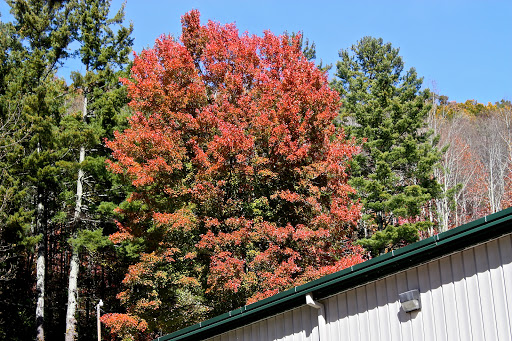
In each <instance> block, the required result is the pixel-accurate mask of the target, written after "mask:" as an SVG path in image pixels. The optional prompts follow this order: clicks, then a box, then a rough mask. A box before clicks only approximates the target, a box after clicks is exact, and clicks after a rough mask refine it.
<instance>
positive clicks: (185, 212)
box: [107, 11, 362, 322]
mask: <svg viewBox="0 0 512 341" xmlns="http://www.w3.org/2000/svg"><path fill="white" fill-rule="evenodd" d="M182 23H183V34H182V36H181V39H180V41H178V40H175V39H174V38H172V37H170V36H162V37H161V38H160V39H158V40H157V41H156V43H155V46H154V48H152V49H148V50H144V51H143V52H142V53H141V54H140V55H136V56H135V59H134V63H133V68H132V74H131V78H130V79H125V80H123V82H124V83H125V84H126V85H127V86H128V91H129V94H130V96H131V99H132V101H131V107H132V108H133V110H134V112H135V113H134V114H133V116H132V117H131V118H130V121H129V123H130V127H129V128H128V129H126V130H125V131H124V132H123V133H116V135H115V139H114V140H112V141H108V142H107V145H108V147H110V148H111V149H112V151H113V153H112V155H113V158H114V160H115V161H113V162H109V168H110V169H111V171H113V172H115V173H119V174H123V176H124V177H125V178H126V179H127V180H129V181H130V182H131V184H132V185H133V186H134V192H133V193H132V195H131V197H130V198H129V199H128V204H127V205H126V206H125V207H123V209H120V210H119V212H120V213H122V214H123V215H124V220H123V221H122V222H121V223H120V224H119V228H120V231H119V232H118V233H117V234H114V235H113V236H112V240H113V241H117V242H129V241H135V240H139V241H140V240H141V239H140V238H142V240H143V241H144V247H145V252H146V255H149V254H152V255H163V254H164V253H165V252H167V250H169V249H172V250H177V251H173V257H169V258H166V259H167V261H169V262H171V263H172V264H173V266H171V267H168V270H167V271H170V272H173V271H174V272H180V273H181V275H182V276H178V278H193V277H195V278H197V283H203V290H204V295H205V297H206V299H209V300H211V301H213V303H212V304H219V305H220V306H222V307H221V308H219V309H229V308H232V307H231V306H228V305H235V306H236V305H239V304H244V303H245V302H247V301H248V302H253V301H255V300H257V299H258V298H261V297H265V296H268V295H269V294H271V293H275V292H277V291H279V290H284V289H287V288H288V287H290V286H292V285H294V284H296V283H302V282H304V281H306V280H309V279H314V278H316V277H318V276H321V275H324V274H327V273H330V272H333V271H337V270H340V269H341V268H343V267H345V266H350V265H353V264H355V263H357V262H360V261H362V256H361V254H362V252H361V250H360V249H358V248H354V247H352V246H350V243H349V242H348V241H347V239H346V238H345V236H346V235H347V231H350V229H351V228H352V226H353V225H354V223H355V222H356V221H357V219H358V218H359V215H360V205H359V204H358V203H353V202H352V201H351V199H350V194H351V193H353V189H352V188H351V187H350V186H349V185H348V184H347V177H348V174H347V168H346V167H347V162H348V161H349V160H350V159H351V157H352V156H353V155H354V154H355V153H357V152H358V151H359V146H357V145H355V143H354V141H347V140H346V139H345V136H344V133H343V131H342V130H341V129H338V128H337V127H336V126H335V125H334V124H333V121H334V119H335V118H336V116H337V115H338V109H339V106H340V102H339V96H338V94H337V93H335V92H334V91H332V90H330V88H329V86H328V83H327V78H326V74H325V73H324V72H322V71H320V70H319V69H317V68H316V67H315V65H314V64H313V63H311V62H309V61H307V60H306V58H305V57H304V56H303V54H302V51H301V47H300V37H295V38H293V39H292V38H290V37H289V36H286V35H284V36H275V35H273V34H272V33H270V32H265V33H264V35H263V36H262V37H258V36H253V35H249V34H247V33H244V34H239V32H238V31H237V29H236V27H235V26H234V25H233V24H228V25H220V24H218V23H215V22H211V21H210V22H208V23H207V24H206V25H204V26H202V25H201V24H200V22H199V13H198V12H197V11H192V12H189V13H188V14H186V15H185V16H184V17H183V19H182ZM137 238H139V239H137ZM144 258H145V259H144ZM150 258H151V257H149V258H148V257H146V256H145V257H143V259H141V260H140V264H139V265H134V266H132V267H131V268H130V271H129V273H128V274H127V277H126V279H125V285H127V291H125V293H126V295H125V296H124V298H123V299H124V300H125V303H126V305H127V306H130V303H129V302H130V300H133V299H134V297H135V296H137V295H135V294H133V293H132V294H130V293H129V292H130V290H132V289H133V288H134V286H130V285H129V283H132V281H133V279H134V276H140V274H141V273H143V272H144V269H146V268H147V266H146V265H144V263H151V262H152V260H151V259H150ZM162 260H163V258H161V257H160V258H159V260H158V262H160V263H161V262H162ZM144 278H147V277H144ZM148 280H150V279H148ZM140 284H141V283H139V285H140ZM142 284H144V283H142ZM144 285H146V286H147V287H150V286H151V285H150V284H148V283H146V284H144ZM155 290H157V289H155ZM139 296H140V295H139ZM227 297H229V300H228V299H226V298H227ZM226 302H229V303H226ZM132 304H133V302H132ZM223 304H224V306H223ZM135 305H136V304H135ZM213 312H214V313H215V312H217V311H216V310H215V309H214V310H213ZM191 322H193V321H191Z"/></svg>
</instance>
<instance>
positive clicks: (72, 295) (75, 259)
mask: <svg viewBox="0 0 512 341" xmlns="http://www.w3.org/2000/svg"><path fill="white" fill-rule="evenodd" d="M82 110H83V111H82V120H83V121H84V122H85V119H86V116H87V97H86V96H85V93H84V106H83V109H82ZM84 160H85V146H81V147H80V156H79V159H78V162H79V164H80V165H81V164H82V163H83V162H84ZM83 178H84V171H83V169H82V168H79V170H78V179H77V181H76V203H75V214H74V219H73V225H74V227H75V229H76V227H77V226H78V225H79V224H80V218H81V215H82V196H83ZM72 248H73V255H72V257H71V262H70V264H69V285H68V309H67V312H66V338H65V339H66V341H74V340H75V337H76V336H77V333H76V318H75V314H76V306H77V293H78V270H79V255H78V251H79V250H78V249H76V248H75V247H73V246H72Z"/></svg>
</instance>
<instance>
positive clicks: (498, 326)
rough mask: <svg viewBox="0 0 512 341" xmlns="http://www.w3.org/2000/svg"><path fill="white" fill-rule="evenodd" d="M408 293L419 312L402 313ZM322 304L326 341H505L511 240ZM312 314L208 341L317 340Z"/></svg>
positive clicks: (298, 313)
mask: <svg viewBox="0 0 512 341" xmlns="http://www.w3.org/2000/svg"><path fill="white" fill-rule="evenodd" d="M412 289H418V290H419V291H420V295H421V303H422V308H421V310H420V311H416V312H412V313H405V312H404V311H403V310H402V309H401V308H400V303H399V300H398V294H399V293H402V292H405V291H408V290H412ZM322 303H323V304H324V305H325V314H326V316H325V317H326V324H327V325H326V329H327V330H326V334H327V339H328V340H343V341H345V340H347V341H358V340H361V341H363V340H364V341H367V340H372V341H373V340H375V341H385V340H413V341H419V340H421V341H431V340H436V341H437V340H448V341H452V340H461V341H468V340H474V341H481V340H482V341H484V340H488V341H495V340H507V341H512V326H511V318H512V239H511V236H510V235H507V236H503V237H501V238H499V239H497V240H493V241H489V242H486V243H485V244H482V245H478V246H475V247H471V248H469V249H467V250H464V251H461V252H457V253H455V254H453V255H450V256H446V257H443V258H440V259H437V260H434V261H431V262H428V263H426V264H423V265H420V266H416V267H414V268H411V269H409V270H406V271H402V272H399V273H397V274H394V275H392V276H388V277H386V278H383V279H380V280H378V281H374V282H371V283H368V284H366V285H363V286H361V287H358V288H354V289H351V290H348V291H346V292H342V293H340V294H337V295H335V296H333V297H330V298H328V299H326V300H323V301H322ZM317 313H318V311H317V310H316V309H314V308H311V307H308V306H303V307H300V308H297V309H294V310H292V311H288V312H285V313H283V314H279V315H276V316H274V317H271V318H268V319H265V320H263V321H259V322H257V323H254V324H251V325H249V326H245V327H242V328H239V329H237V330H235V331H231V332H228V333H225V334H223V335H220V336H217V337H215V338H212V339H209V340H211V341H232V340H237V341H254V340H283V341H302V340H312V341H313V340H314V341H317V340H319V338H318V335H319V334H318V320H317ZM322 341H324V340H322Z"/></svg>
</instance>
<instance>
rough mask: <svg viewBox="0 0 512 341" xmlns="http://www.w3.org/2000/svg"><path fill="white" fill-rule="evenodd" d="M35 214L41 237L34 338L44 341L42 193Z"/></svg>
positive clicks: (44, 272) (37, 264)
mask: <svg viewBox="0 0 512 341" xmlns="http://www.w3.org/2000/svg"><path fill="white" fill-rule="evenodd" d="M37 200H38V203H37V215H36V233H41V234H42V235H43V237H42V238H41V240H40V241H39V243H38V246H37V262H36V292H37V305H36V330H37V331H36V340H37V341H44V284H45V283H44V282H45V274H46V266H45V265H46V264H45V263H46V257H45V256H46V245H45V243H46V233H45V232H46V231H44V230H45V228H44V222H43V221H42V220H43V211H44V205H43V203H42V201H41V200H42V195H41V194H40V193H39V194H38V198H37Z"/></svg>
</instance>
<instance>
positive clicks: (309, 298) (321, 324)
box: [306, 293, 327, 341]
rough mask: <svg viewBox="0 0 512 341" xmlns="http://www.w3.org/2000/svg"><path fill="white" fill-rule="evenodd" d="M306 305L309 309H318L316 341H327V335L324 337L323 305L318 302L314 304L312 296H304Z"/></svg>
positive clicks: (310, 294)
mask: <svg viewBox="0 0 512 341" xmlns="http://www.w3.org/2000/svg"><path fill="white" fill-rule="evenodd" d="M306 304H307V305H309V306H310V307H313V308H315V309H318V341H327V335H325V332H326V330H325V309H324V305H323V304H322V303H319V302H315V300H314V299H313V294H312V293H309V294H306Z"/></svg>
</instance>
